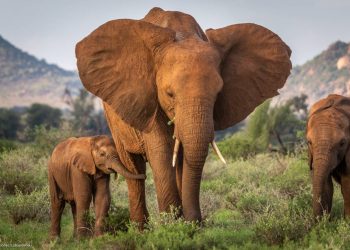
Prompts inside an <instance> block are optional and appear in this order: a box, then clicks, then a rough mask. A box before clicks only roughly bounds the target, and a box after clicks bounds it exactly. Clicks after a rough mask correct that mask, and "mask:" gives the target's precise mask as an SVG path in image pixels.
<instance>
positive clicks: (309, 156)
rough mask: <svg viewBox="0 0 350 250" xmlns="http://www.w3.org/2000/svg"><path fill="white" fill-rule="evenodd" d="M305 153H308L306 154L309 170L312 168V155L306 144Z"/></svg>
mask: <svg viewBox="0 0 350 250" xmlns="http://www.w3.org/2000/svg"><path fill="white" fill-rule="evenodd" d="M307 153H308V154H307V156H308V163H309V168H310V170H312V163H313V156H312V152H311V149H310V147H309V146H308V150H307Z"/></svg>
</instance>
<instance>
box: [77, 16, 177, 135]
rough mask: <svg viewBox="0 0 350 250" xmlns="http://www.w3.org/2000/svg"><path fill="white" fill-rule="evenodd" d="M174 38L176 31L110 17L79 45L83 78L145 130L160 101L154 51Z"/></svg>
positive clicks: (87, 84)
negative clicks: (110, 18)
mask: <svg viewBox="0 0 350 250" xmlns="http://www.w3.org/2000/svg"><path fill="white" fill-rule="evenodd" d="M174 39H175V32H174V31H172V30H170V29H167V28H162V27H158V26H155V25H153V24H150V23H147V22H143V21H137V20H128V19H120V20H113V21H109V22H107V23H105V24H103V25H101V26H100V27H99V28H97V29H96V30H95V31H93V32H92V33H91V34H90V35H88V36H87V37H85V38H84V39H83V40H82V41H80V42H79V43H78V44H77V45H76V50H75V53H76V57H77V66H78V70H79V76H80V79H81V81H82V83H83V85H84V87H85V88H86V89H87V90H89V91H90V92H91V93H93V94H94V95H96V96H98V97H100V98H101V99H102V100H103V101H105V102H106V103H108V104H109V105H110V106H111V107H112V108H113V110H114V111H115V112H116V113H117V114H118V116H119V117H120V118H121V119H122V120H124V121H125V122H126V123H128V124H129V125H131V126H133V127H134V128H136V129H139V130H145V129H147V127H148V126H149V125H150V124H151V122H152V120H153V118H154V115H155V113H156V110H157V105H158V104H157V103H158V101H157V95H156V93H157V91H156V87H155V69H154V55H155V54H156V53H157V52H156V51H158V49H159V47H160V46H161V45H163V44H165V43H168V42H170V41H173V40H174Z"/></svg>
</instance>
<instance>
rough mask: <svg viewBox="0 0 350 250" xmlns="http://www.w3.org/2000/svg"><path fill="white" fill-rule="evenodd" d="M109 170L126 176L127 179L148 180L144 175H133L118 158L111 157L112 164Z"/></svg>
mask: <svg viewBox="0 0 350 250" xmlns="http://www.w3.org/2000/svg"><path fill="white" fill-rule="evenodd" d="M108 166H109V169H111V170H113V171H114V172H116V173H119V174H120V175H122V176H124V177H125V178H127V179H142V180H144V179H146V175H144V174H133V173H131V172H130V171H129V170H128V169H127V168H126V167H125V166H124V165H123V164H122V163H121V162H120V160H119V159H118V158H117V157H114V156H113V157H111V159H110V162H109V164H108Z"/></svg>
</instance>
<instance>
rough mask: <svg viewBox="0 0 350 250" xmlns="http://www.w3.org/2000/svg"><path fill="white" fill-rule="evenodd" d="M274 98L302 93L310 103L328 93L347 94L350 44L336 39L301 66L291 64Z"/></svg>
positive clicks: (349, 85) (348, 91)
mask: <svg viewBox="0 0 350 250" xmlns="http://www.w3.org/2000/svg"><path fill="white" fill-rule="evenodd" d="M280 93H281V95H280V96H279V97H278V98H277V100H286V99H289V98H291V97H293V96H296V95H300V94H302V93H303V94H306V95H307V96H308V97H309V98H308V100H307V103H308V104H309V105H311V104H313V103H314V102H316V101H317V100H319V99H320V98H323V97H326V96H328V95H329V94H331V93H336V94H340V95H347V96H350V44H349V43H345V42H341V41H337V42H335V43H333V44H331V45H330V46H329V47H328V49H326V50H325V51H323V52H322V53H321V54H319V55H317V56H316V57H314V58H313V59H312V60H310V61H308V62H306V63H305V64H303V65H301V66H296V67H293V70H292V73H291V75H290V77H289V78H288V80H287V83H286V85H285V87H284V88H283V89H282V90H281V91H280Z"/></svg>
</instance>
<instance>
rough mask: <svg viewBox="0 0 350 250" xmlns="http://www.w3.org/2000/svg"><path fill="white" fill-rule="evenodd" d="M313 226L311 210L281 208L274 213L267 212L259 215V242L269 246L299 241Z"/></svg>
mask: <svg viewBox="0 0 350 250" xmlns="http://www.w3.org/2000/svg"><path fill="white" fill-rule="evenodd" d="M312 225H313V217H312V213H311V210H307V211H305V210H303V209H297V208H296V209H290V208H288V206H279V207H277V208H276V209H274V210H273V211H270V210H266V211H265V212H264V213H262V214H260V215H259V218H258V220H257V223H256V225H255V233H256V236H257V238H258V240H260V241H262V242H266V243H267V244H269V245H274V244H278V245H281V244H282V243H283V242H285V241H288V240H297V239H300V238H302V237H304V235H306V234H307V233H308V232H309V230H310V229H311V227H312Z"/></svg>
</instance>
